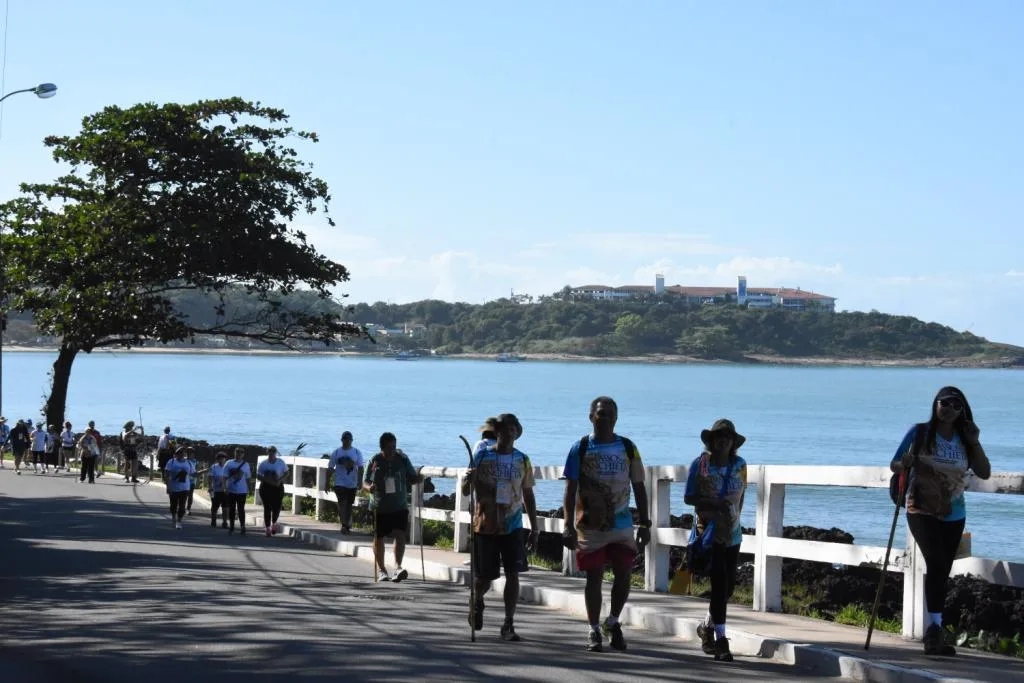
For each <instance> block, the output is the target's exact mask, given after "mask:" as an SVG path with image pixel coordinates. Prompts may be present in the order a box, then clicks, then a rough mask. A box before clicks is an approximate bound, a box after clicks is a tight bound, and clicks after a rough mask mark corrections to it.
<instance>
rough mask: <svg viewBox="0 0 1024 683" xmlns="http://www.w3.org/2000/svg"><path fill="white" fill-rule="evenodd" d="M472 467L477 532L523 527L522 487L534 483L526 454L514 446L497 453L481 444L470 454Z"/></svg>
mask: <svg viewBox="0 0 1024 683" xmlns="http://www.w3.org/2000/svg"><path fill="white" fill-rule="evenodd" d="M473 467H474V468H475V469H476V514H475V515H474V516H473V530H474V532H475V533H478V534H510V533H512V532H514V531H518V530H519V529H522V528H523V491H524V490H525V489H532V488H533V487H534V481H533V465H531V464H530V458H529V457H528V456H527V455H526V454H525V453H522V452H520V451H519V450H517V449H513V450H512V452H511V453H498V451H497V450H496V449H493V448H485V449H484V450H482V451H480V452H479V453H477V455H476V456H475V457H474V458H473Z"/></svg>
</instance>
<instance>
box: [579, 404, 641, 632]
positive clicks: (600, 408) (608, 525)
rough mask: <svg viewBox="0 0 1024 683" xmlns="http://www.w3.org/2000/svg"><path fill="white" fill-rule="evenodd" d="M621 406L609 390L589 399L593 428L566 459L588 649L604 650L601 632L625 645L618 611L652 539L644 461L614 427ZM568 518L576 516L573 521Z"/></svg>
mask: <svg viewBox="0 0 1024 683" xmlns="http://www.w3.org/2000/svg"><path fill="white" fill-rule="evenodd" d="M618 414H619V409H618V406H617V405H616V403H615V401H614V400H612V399H611V398H609V397H607V396H600V397H598V398H595V399H594V400H593V401H591V403H590V422H591V423H592V424H593V433H592V434H589V435H587V436H585V437H583V438H582V439H581V440H580V441H579V442H577V443H575V444H573V446H572V448H571V449H570V450H569V455H568V457H567V458H566V461H565V470H564V472H563V476H564V478H565V499H564V503H563V504H564V515H565V517H564V519H565V521H566V524H565V532H564V542H565V544H566V546H567V547H569V548H570V549H575V550H576V566H577V568H578V569H579V570H580V571H583V572H586V575H587V585H586V590H585V593H584V598H585V602H586V608H587V619H588V621H589V623H590V632H589V635H588V640H587V649H588V650H590V651H591V652H600V651H601V649H602V646H601V635H602V632H603V633H604V635H606V636H608V638H609V643H610V645H611V646H612V647H613V648H614V649H616V650H625V649H626V640H625V638H624V637H623V635H622V625H621V624H620V623H619V616H620V615H621V614H622V609H623V607H625V605H626V600H627V599H628V598H629V583H630V580H631V579H632V574H633V561H634V559H635V557H636V554H637V552H638V546H639V547H640V548H642V547H643V546H645V545H647V543H648V542H650V540H651V519H650V515H649V513H648V507H647V488H646V487H645V485H644V465H643V462H642V461H641V460H640V453H639V451H637V449H636V446H635V445H634V444H633V442H632V441H630V440H629V439H626V438H625V437H622V436H619V435H618V434H616V433H615V422H616V420H617V419H618ZM630 487H632V490H633V495H634V496H635V498H636V509H637V514H638V515H639V518H640V519H639V526H640V529H639V530H638V531H637V538H636V540H634V538H633V515H632V513H631V512H630V509H629V492H630ZM570 520H575V523H571V522H570ZM607 565H611V568H612V575H613V582H612V590H611V611H610V613H609V615H608V618H607V619H605V621H604V624H603V625H601V624H600V623H599V622H600V619H601V583H602V580H603V577H604V569H605V567H606V566H607Z"/></svg>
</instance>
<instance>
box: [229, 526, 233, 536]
mask: <svg viewBox="0 0 1024 683" xmlns="http://www.w3.org/2000/svg"><path fill="white" fill-rule="evenodd" d="M234 533H235V527H234V526H231V527H229V528H228V534H234Z"/></svg>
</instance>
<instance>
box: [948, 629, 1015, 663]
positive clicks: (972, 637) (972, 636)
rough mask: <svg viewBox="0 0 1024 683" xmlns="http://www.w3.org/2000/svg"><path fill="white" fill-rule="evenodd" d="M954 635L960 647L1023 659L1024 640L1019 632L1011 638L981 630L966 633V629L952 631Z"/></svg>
mask: <svg viewBox="0 0 1024 683" xmlns="http://www.w3.org/2000/svg"><path fill="white" fill-rule="evenodd" d="M954 636H955V640H956V644H957V645H959V646H960V647H969V648H973V649H975V650H983V651H985V652H994V653H996V654H1000V655H1006V656H1008V657H1017V658H1018V659H1024V642H1021V634H1020V633H1015V634H1013V637H1012V638H1008V637H1005V636H1000V635H999V634H997V633H989V632H987V631H984V630H982V631H978V632H977V633H968V632H966V631H964V632H960V633H954Z"/></svg>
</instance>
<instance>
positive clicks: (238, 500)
mask: <svg viewBox="0 0 1024 683" xmlns="http://www.w3.org/2000/svg"><path fill="white" fill-rule="evenodd" d="M245 497H246V494H244V493H229V494H228V521H229V522H231V528H232V529H234V528H235V516H236V515H237V516H238V523H239V524H240V525H241V526H242V528H243V529H244V528H245Z"/></svg>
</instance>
